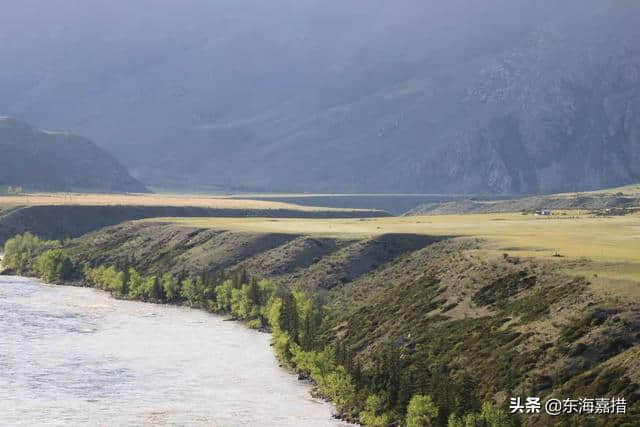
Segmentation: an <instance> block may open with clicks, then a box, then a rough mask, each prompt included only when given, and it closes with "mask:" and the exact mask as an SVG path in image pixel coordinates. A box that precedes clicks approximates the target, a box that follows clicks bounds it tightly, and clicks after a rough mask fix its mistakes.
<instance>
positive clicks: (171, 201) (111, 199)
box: [0, 193, 354, 211]
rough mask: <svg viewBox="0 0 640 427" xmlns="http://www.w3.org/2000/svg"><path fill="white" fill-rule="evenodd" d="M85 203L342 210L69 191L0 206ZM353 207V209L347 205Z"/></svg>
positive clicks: (8, 200)
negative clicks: (72, 192) (74, 192)
mask: <svg viewBox="0 0 640 427" xmlns="http://www.w3.org/2000/svg"><path fill="white" fill-rule="evenodd" d="M19 205H30V206H34V205H84V206H111V205H131V206H189V207H204V208H217V209H295V210H301V211H316V210H323V211H326V210H338V211H339V210H343V209H337V208H336V209H332V208H320V207H313V206H301V205H296V204H292V203H283V202H271V201H267V200H250V199H236V198H228V197H217V196H216V197H213V196H203V195H184V194H67V193H37V194H20V195H8V196H0V206H19ZM348 210H350V211H352V210H354V209H348Z"/></svg>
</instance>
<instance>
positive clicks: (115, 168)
mask: <svg viewBox="0 0 640 427" xmlns="http://www.w3.org/2000/svg"><path fill="white" fill-rule="evenodd" d="M0 185H2V186H16V187H17V186H19V187H22V188H23V189H24V190H26V191H91V192H146V191H147V189H146V188H145V186H144V185H143V184H142V183H140V181H138V180H137V179H135V178H133V177H132V176H131V175H129V172H127V170H126V169H125V168H124V167H123V166H122V165H121V164H120V163H118V161H117V160H116V159H115V158H114V157H113V156H112V155H110V154H109V153H107V152H106V151H104V150H103V149H101V148H100V147H98V146H96V145H95V144H94V143H92V142H91V141H89V140H88V139H86V138H83V137H81V136H77V135H73V134H69V133H63V132H47V131H41V130H37V129H35V128H33V127H31V126H29V125H28V124H27V123H25V122H22V121H19V120H15V119H11V118H7V117H0Z"/></svg>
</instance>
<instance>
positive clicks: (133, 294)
mask: <svg viewBox="0 0 640 427" xmlns="http://www.w3.org/2000/svg"><path fill="white" fill-rule="evenodd" d="M128 286H129V298H131V299H136V300H138V299H143V297H144V279H143V278H142V276H141V275H140V273H138V272H137V271H136V270H135V269H134V268H130V269H129V282H128Z"/></svg>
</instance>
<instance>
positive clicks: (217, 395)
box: [0, 276, 346, 427]
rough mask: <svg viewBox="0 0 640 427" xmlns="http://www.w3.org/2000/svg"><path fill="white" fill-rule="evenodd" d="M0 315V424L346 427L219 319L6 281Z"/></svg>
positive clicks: (257, 338) (239, 330) (254, 336)
mask: <svg viewBox="0 0 640 427" xmlns="http://www.w3.org/2000/svg"><path fill="white" fill-rule="evenodd" d="M0 312H2V316H0V331H2V332H1V333H0V349H1V350H2V353H1V354H2V357H0V371H1V372H2V377H1V378H0V395H1V396H2V402H3V403H2V408H3V411H2V412H1V413H0V424H1V425H11V426H29V427H31V426H39V425H42V426H45V425H46V426H54V425H191V426H211V425H265V426H300V425H302V426H309V427H312V426H314V427H315V426H325V427H338V426H345V425H346V424H344V423H341V422H339V421H336V420H333V419H332V418H331V413H332V408H331V405H329V404H327V403H323V402H321V401H319V400H317V399H312V398H310V397H309V386H308V385H306V384H304V383H301V382H299V381H297V379H296V377H295V376H294V375H292V374H291V373H289V372H287V371H286V370H284V369H282V368H279V367H278V363H277V362H276V360H275V358H274V357H273V352H272V350H271V348H270V347H269V336H268V335H266V334H261V333H258V332H255V331H252V330H249V329H247V328H244V327H242V325H239V324H237V323H235V322H225V321H224V318H222V317H220V316H215V315H211V314H207V313H204V312H201V311H199V310H190V309H188V308H186V307H178V306H174V305H152V304H144V303H140V302H135V301H122V300H116V299H113V298H110V297H109V296H108V295H107V294H105V293H104V292H100V291H97V290H93V289H81V288H73V287H56V286H49V285H44V284H41V283H37V282H33V281H31V279H26V278H15V277H8V276H4V277H0Z"/></svg>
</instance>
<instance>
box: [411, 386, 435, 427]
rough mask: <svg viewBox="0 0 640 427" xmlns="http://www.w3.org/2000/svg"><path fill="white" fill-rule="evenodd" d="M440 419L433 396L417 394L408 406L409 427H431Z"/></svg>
mask: <svg viewBox="0 0 640 427" xmlns="http://www.w3.org/2000/svg"><path fill="white" fill-rule="evenodd" d="M437 417H438V408H437V407H436V405H435V404H434V403H433V400H432V399H431V396H429V395H422V394H416V395H414V396H413V397H412V398H411V400H410V401H409V406H407V427H431V426H434V425H435V421H436V419H437Z"/></svg>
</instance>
